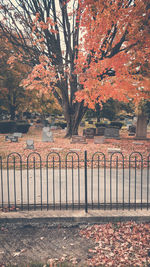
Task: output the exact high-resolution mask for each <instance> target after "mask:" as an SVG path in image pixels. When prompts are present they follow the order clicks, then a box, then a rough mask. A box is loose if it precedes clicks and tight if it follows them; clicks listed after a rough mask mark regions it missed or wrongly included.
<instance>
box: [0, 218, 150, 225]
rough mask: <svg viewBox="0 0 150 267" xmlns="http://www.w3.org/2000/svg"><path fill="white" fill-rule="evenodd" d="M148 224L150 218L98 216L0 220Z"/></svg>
mask: <svg viewBox="0 0 150 267" xmlns="http://www.w3.org/2000/svg"><path fill="white" fill-rule="evenodd" d="M126 221H135V222H150V216H98V217H44V218H41V217H36V218H23V217H22V218H0V223H1V224H2V223H25V224H30V223H31V224H32V223H38V224H40V223H42V224H43V223H55V224H60V223H61V224H63V223H64V224H65V223H73V224H74V223H77V224H96V223H109V222H112V223H115V222H126Z"/></svg>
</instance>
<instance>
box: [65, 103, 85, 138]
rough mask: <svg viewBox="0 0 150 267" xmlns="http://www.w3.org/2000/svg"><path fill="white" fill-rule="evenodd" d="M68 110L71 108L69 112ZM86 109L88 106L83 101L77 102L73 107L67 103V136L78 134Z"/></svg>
mask: <svg viewBox="0 0 150 267" xmlns="http://www.w3.org/2000/svg"><path fill="white" fill-rule="evenodd" d="M67 110H69V112H67ZM86 110H87V108H86V107H84V105H83V102H81V103H75V104H74V105H73V106H72V108H71V107H69V105H67V104H66V105H65V111H64V116H65V119H66V121H67V132H66V135H65V137H68V138H71V137H72V135H78V128H79V125H80V122H81V120H82V118H83V116H84V114H85V112H86Z"/></svg>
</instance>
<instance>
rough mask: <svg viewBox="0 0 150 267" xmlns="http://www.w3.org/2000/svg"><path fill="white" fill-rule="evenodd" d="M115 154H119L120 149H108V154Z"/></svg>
mask: <svg viewBox="0 0 150 267" xmlns="http://www.w3.org/2000/svg"><path fill="white" fill-rule="evenodd" d="M115 152H121V149H120V148H113V147H111V148H108V153H115Z"/></svg>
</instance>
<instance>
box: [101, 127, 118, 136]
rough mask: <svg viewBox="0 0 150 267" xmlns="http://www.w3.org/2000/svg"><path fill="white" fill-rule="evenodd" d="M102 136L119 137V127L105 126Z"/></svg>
mask: <svg viewBox="0 0 150 267" xmlns="http://www.w3.org/2000/svg"><path fill="white" fill-rule="evenodd" d="M104 136H105V138H110V139H111V138H115V139H120V136H119V128H116V127H108V128H105V131H104Z"/></svg>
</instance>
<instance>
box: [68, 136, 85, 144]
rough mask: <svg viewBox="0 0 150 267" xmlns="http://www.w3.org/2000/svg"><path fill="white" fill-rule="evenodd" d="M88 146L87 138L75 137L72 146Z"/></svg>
mask: <svg viewBox="0 0 150 267" xmlns="http://www.w3.org/2000/svg"><path fill="white" fill-rule="evenodd" d="M76 143H78V144H87V142H86V137H85V136H79V135H73V136H72V141H71V144H76Z"/></svg>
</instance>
